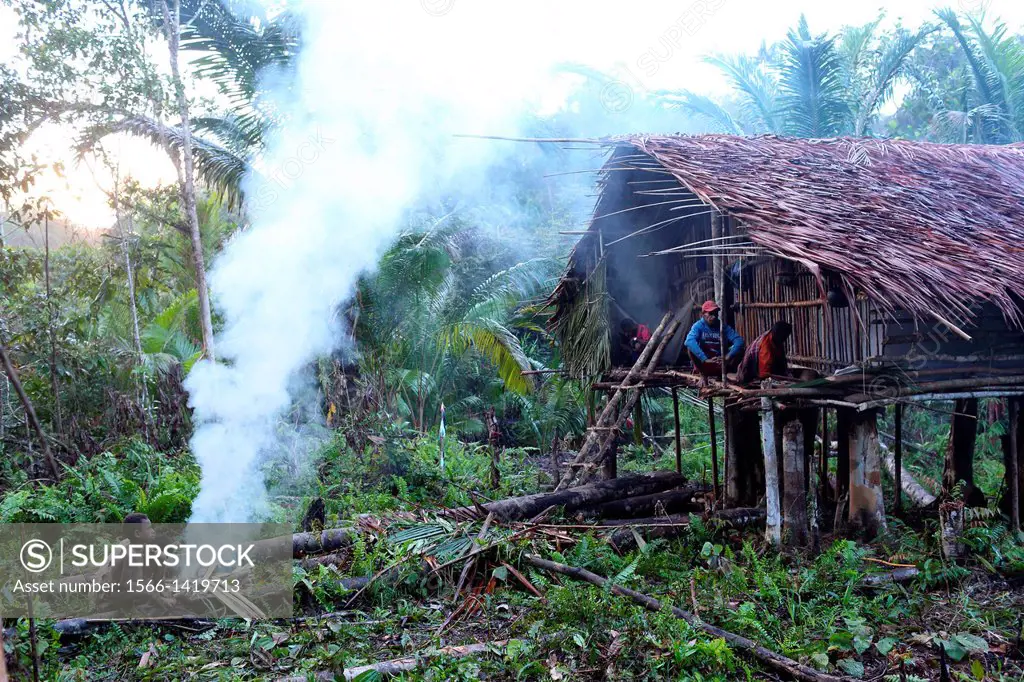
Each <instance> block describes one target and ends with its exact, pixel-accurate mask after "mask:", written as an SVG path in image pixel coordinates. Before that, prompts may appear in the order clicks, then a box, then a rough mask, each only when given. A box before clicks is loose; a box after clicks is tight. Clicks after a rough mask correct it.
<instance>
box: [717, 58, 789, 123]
mask: <svg viewBox="0 0 1024 682" xmlns="http://www.w3.org/2000/svg"><path fill="white" fill-rule="evenodd" d="M704 61H706V62H707V63H708V64H711V65H713V66H716V67H718V68H719V69H721V70H722V71H723V72H724V73H725V74H726V75H727V76H728V77H729V80H730V81H731V82H732V85H733V87H734V88H735V89H737V90H739V91H740V92H741V93H742V94H743V95H744V99H743V102H744V112H745V114H746V116H747V118H748V120H750V121H752V122H753V123H754V127H755V128H757V129H758V130H757V132H772V133H777V132H780V131H781V126H780V121H779V120H778V111H777V109H778V102H777V98H778V84H777V83H776V82H775V79H774V77H773V76H772V75H771V74H770V73H769V72H768V71H767V70H766V69H765V68H764V62H762V61H761V60H758V59H754V58H751V57H747V56H744V55H740V56H737V57H727V56H718V55H716V56H711V57H706V58H705V60H704Z"/></svg>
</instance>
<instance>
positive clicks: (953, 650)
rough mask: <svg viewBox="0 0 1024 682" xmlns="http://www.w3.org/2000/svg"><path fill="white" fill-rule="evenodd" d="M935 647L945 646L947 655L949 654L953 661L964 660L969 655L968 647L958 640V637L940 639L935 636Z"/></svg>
mask: <svg viewBox="0 0 1024 682" xmlns="http://www.w3.org/2000/svg"><path fill="white" fill-rule="evenodd" d="M935 647H936V648H939V647H945V649H946V655H947V656H949V657H950V658H951V659H952V660H953V661H962V660H964V657H965V656H967V649H965V648H964V646H963V645H962V644H960V643H959V642H957V641H956V638H955V637H954V638H952V639H939V638H938V637H936V638H935Z"/></svg>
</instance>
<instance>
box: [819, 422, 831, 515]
mask: <svg viewBox="0 0 1024 682" xmlns="http://www.w3.org/2000/svg"><path fill="white" fill-rule="evenodd" d="M831 448H832V439H831V438H830V437H829V433H828V408H827V407H823V408H821V457H820V458H819V459H818V499H819V500H821V501H822V502H824V501H826V500H832V486H830V485H829V483H828V455H829V450H830V449H831Z"/></svg>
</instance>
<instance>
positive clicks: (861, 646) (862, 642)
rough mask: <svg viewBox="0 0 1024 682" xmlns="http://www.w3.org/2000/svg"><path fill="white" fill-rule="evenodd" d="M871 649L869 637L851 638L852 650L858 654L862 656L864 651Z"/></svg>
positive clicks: (858, 636)
mask: <svg viewBox="0 0 1024 682" xmlns="http://www.w3.org/2000/svg"><path fill="white" fill-rule="evenodd" d="M870 648H871V635H867V636H863V635H857V636H856V637H854V638H853V650H854V651H856V652H857V653H858V654H863V653H864V652H865V651H867V650H868V649H870Z"/></svg>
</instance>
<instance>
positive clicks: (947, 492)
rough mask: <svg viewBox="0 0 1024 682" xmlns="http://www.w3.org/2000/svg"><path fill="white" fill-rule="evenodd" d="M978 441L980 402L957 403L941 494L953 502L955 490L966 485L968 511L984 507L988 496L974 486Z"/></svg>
mask: <svg viewBox="0 0 1024 682" xmlns="http://www.w3.org/2000/svg"><path fill="white" fill-rule="evenodd" d="M977 438H978V400H977V398H966V399H958V400H957V401H956V402H955V407H954V409H953V416H952V418H951V422H950V427H949V445H948V446H947V447H946V463H945V470H944V472H943V476H942V494H943V497H945V498H946V499H950V498H951V496H952V493H953V488H955V487H956V485H957V483H959V482H960V481H963V482H964V483H965V488H964V491H963V493H964V503H965V504H967V506H969V507H983V506H985V495H984V494H983V493H982V492H981V490H979V489H978V487H977V486H975V485H974V448H975V443H976V441H977Z"/></svg>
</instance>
